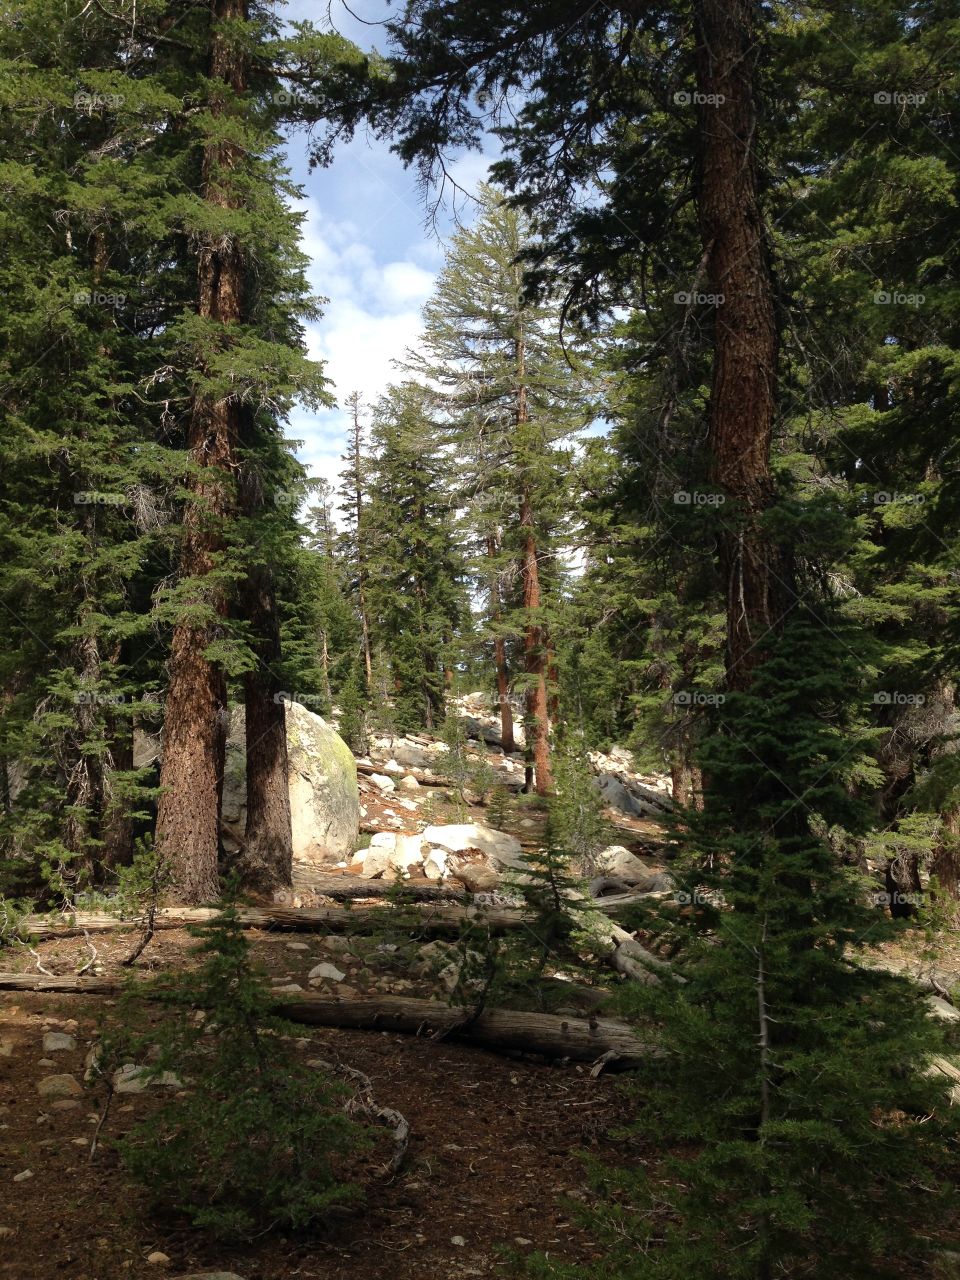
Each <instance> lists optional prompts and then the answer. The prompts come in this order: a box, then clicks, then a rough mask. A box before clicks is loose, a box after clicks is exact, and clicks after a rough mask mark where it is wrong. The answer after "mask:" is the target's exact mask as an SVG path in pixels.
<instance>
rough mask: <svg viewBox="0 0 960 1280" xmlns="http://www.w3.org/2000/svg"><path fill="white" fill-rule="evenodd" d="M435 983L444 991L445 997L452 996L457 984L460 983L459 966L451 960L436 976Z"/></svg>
mask: <svg viewBox="0 0 960 1280" xmlns="http://www.w3.org/2000/svg"><path fill="white" fill-rule="evenodd" d="M437 981H438V982H439V983H440V985H441V986H442V987H443V989H444V991H446V993H447V995H453V993H454V991H455V990H456V989H457V983H458V982H459V981H460V966H459V965H458V964H457V963H456V961H453V960H451V961H450V963H449V964H447V965H444V967H443V968H442V969H441V970H440V972H439V973H438V974H437Z"/></svg>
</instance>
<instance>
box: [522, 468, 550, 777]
mask: <svg viewBox="0 0 960 1280" xmlns="http://www.w3.org/2000/svg"><path fill="white" fill-rule="evenodd" d="M520 528H521V532H522V536H523V608H524V613H525V614H526V616H527V622H526V627H525V630H524V636H523V654H524V666H525V668H526V673H527V678H528V681H529V684H528V686H527V693H526V701H527V734H528V737H529V740H530V741H529V750H530V752H531V755H532V758H533V767H534V783H535V787H536V790H537V794H538V795H541V796H545V795H549V793H550V792H551V791H552V790H553V774H552V772H551V769H550V739H549V736H548V735H549V714H548V708H547V679H546V660H545V655H544V648H545V646H544V640H543V628H542V626H541V624H540V621H539V613H540V608H541V600H540V573H539V569H538V566H537V541H536V534H535V532H534V524H533V508H532V506H531V504H530V495H529V493H528V492H527V490H526V489H524V492H523V494H522V496H521V501H520Z"/></svg>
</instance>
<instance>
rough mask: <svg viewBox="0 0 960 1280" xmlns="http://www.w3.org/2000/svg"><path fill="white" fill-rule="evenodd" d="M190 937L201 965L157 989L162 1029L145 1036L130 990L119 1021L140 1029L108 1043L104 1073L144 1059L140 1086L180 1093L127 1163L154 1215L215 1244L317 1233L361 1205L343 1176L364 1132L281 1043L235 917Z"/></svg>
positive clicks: (133, 1144)
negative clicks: (168, 1215) (281, 1230)
mask: <svg viewBox="0 0 960 1280" xmlns="http://www.w3.org/2000/svg"><path fill="white" fill-rule="evenodd" d="M193 932H196V933H197V934H198V935H199V937H200V942H199V944H198V946H197V947H196V948H195V951H194V954H195V955H196V957H197V958H198V960H199V962H200V963H199V966H198V967H197V968H196V969H195V970H193V971H191V972H186V973H178V974H177V977H176V985H175V986H174V985H172V984H171V983H170V981H169V979H161V980H159V982H158V983H157V984H154V989H153V992H152V994H153V995H154V996H157V995H159V996H160V997H161V1001H162V1005H163V1007H164V1017H163V1020H162V1022H161V1024H160V1026H159V1027H152V1028H148V1027H146V1026H145V1025H144V1019H145V1016H146V1013H147V1010H146V1009H145V1008H144V1001H143V1000H142V998H140V997H138V996H137V995H135V994H134V993H130V994H128V996H127V997H126V999H125V1002H124V1004H125V1009H124V1012H125V1014H126V1015H127V1019H126V1020H127V1022H128V1024H131V1025H133V1026H134V1027H137V1026H139V1027H140V1030H138V1031H126V1032H124V1033H121V1035H120V1036H119V1037H111V1036H110V1035H109V1034H106V1035H105V1036H104V1039H103V1059H102V1060H103V1062H104V1063H105V1064H106V1068H105V1069H108V1070H109V1069H115V1067H116V1066H117V1065H119V1064H120V1063H123V1062H129V1061H131V1059H133V1060H142V1059H143V1058H144V1057H145V1056H146V1055H147V1052H148V1050H149V1055H150V1056H149V1064H148V1066H147V1067H146V1068H145V1077H146V1079H148V1080H153V1081H157V1082H159V1083H162V1084H166V1085H169V1084H170V1083H171V1082H173V1081H179V1082H180V1084H181V1086H182V1087H181V1088H180V1089H179V1090H178V1091H177V1092H176V1093H175V1094H174V1095H172V1096H170V1095H169V1090H168V1089H165V1092H166V1093H167V1094H168V1096H167V1098H166V1100H165V1101H164V1102H163V1103H162V1105H161V1106H160V1108H159V1109H158V1110H157V1111H156V1112H154V1113H153V1114H152V1115H151V1116H150V1117H149V1118H147V1119H145V1120H143V1121H141V1122H140V1123H139V1124H138V1125H137V1126H136V1127H135V1128H134V1129H133V1130H132V1132H131V1133H130V1134H129V1136H127V1137H126V1138H124V1139H122V1140H121V1141H119V1143H118V1144H117V1145H118V1148H119V1151H120V1155H121V1159H122V1161H123V1164H124V1166H125V1167H126V1168H127V1170H128V1171H129V1172H130V1173H131V1174H132V1175H133V1176H134V1178H135V1179H136V1180H137V1181H138V1182H139V1183H140V1184H141V1185H142V1186H143V1187H144V1188H145V1189H146V1191H147V1193H148V1195H149V1197H150V1202H151V1206H152V1208H153V1209H154V1210H155V1211H162V1212H172V1213H174V1214H183V1215H185V1216H186V1217H187V1218H188V1219H189V1220H190V1222H191V1223H192V1224H193V1226H195V1227H197V1228H200V1229H203V1230H205V1231H208V1232H210V1233H211V1234H212V1235H214V1236H216V1237H218V1238H237V1237H239V1238H249V1237H251V1236H252V1235H254V1234H257V1233H260V1232H263V1231H265V1230H269V1229H271V1228H275V1227H286V1228H292V1229H295V1230H300V1229H305V1228H310V1227H316V1226H317V1225H318V1224H320V1223H321V1222H322V1221H323V1219H324V1217H325V1215H326V1214H327V1213H328V1212H329V1211H330V1210H331V1209H332V1208H334V1207H335V1206H344V1205H348V1204H351V1203H352V1202H354V1201H356V1200H357V1198H358V1196H359V1194H360V1193H359V1189H358V1188H357V1187H356V1186H355V1185H352V1184H350V1183H349V1182H347V1181H344V1180H342V1175H341V1168H342V1166H343V1163H344V1161H345V1159H346V1157H347V1156H348V1154H349V1153H351V1152H354V1151H358V1150H359V1149H361V1148H363V1147H364V1146H365V1145H366V1144H367V1143H368V1141H369V1139H368V1135H367V1133H366V1131H365V1129H364V1128H363V1127H362V1126H361V1125H359V1124H358V1123H356V1122H355V1121H353V1120H351V1119H349V1118H348V1117H347V1116H346V1115H345V1114H344V1113H343V1110H342V1106H341V1099H342V1096H343V1094H344V1093H345V1092H346V1090H345V1089H344V1088H343V1086H341V1085H339V1084H337V1083H335V1082H333V1081H332V1080H331V1079H330V1078H329V1077H328V1075H326V1074H325V1073H323V1072H322V1071H318V1070H314V1069H312V1068H310V1067H308V1066H306V1065H305V1064H304V1063H303V1062H302V1061H301V1060H300V1058H299V1056H298V1055H297V1053H296V1051H295V1050H294V1049H292V1048H291V1046H290V1045H289V1044H288V1042H287V1039H286V1038H287V1037H289V1036H294V1035H296V1036H299V1035H302V1028H298V1027H296V1026H294V1025H293V1024H290V1023H288V1022H286V1021H285V1020H284V1019H283V1018H282V1017H279V1016H277V1014H276V1012H275V1011H274V1010H275V1006H276V995H275V994H274V993H273V992H272V991H271V990H270V987H269V985H268V982H267V979H266V976H265V974H264V973H262V972H261V971H260V970H259V969H258V968H257V966H256V965H255V963H254V961H253V959H252V957H251V954H250V949H249V946H248V943H247V941H246V939H245V938H244V936H243V932H242V929H241V926H240V922H239V919H238V915H237V911H236V909H235V907H234V906H232V905H228V906H227V907H226V908H225V909H224V911H223V912H222V914H221V915H220V916H218V917H217V918H216V919H215V920H214V921H212V922H210V923H209V924H207V925H205V926H202V927H200V928H198V929H196V930H194V931H193ZM151 1046H152V1048H151ZM167 1073H169V1074H167ZM337 1157H342V1158H343V1159H341V1160H340V1161H339V1162H338V1159H337Z"/></svg>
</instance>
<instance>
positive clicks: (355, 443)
mask: <svg viewBox="0 0 960 1280" xmlns="http://www.w3.org/2000/svg"><path fill="white" fill-rule="evenodd" d="M362 406H363V400H362V397H361V395H360V392H359V391H353V392H351V394H350V395H349V396H348V397H347V407H348V409H349V410H350V429H349V435H348V438H347V451H346V453H345V454H344V455H343V457H342V458H341V461H342V462H343V464H344V469H343V471H342V472H341V473H340V488H339V489H338V491H337V492H338V493H339V494H340V497H341V504H340V509H341V511H342V512H343V515H344V520H345V522H346V530H345V532H344V533H343V534H342V535H341V554H342V556H343V558H344V560H346V561H347V562H348V563H349V564H350V566H351V581H350V589H351V592H352V594H353V596H354V598H355V600H356V608H357V614H358V616H359V619H360V639H361V644H362V647H363V665H364V671H365V675H366V682H367V694H368V695H369V694H370V693H372V691H373V650H372V646H371V640H370V613H369V608H368V604H367V572H368V570H367V529H366V512H365V508H366V505H367V502H368V497H367V458H366V454H365V440H364V426H363V419H362V417H361V413H362Z"/></svg>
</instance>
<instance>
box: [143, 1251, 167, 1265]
mask: <svg viewBox="0 0 960 1280" xmlns="http://www.w3.org/2000/svg"><path fill="white" fill-rule="evenodd" d="M147 1261H148V1262H149V1263H150V1265H151V1266H152V1267H160V1266H163V1264H164V1263H165V1262H169V1261H170V1259H169V1258H168V1257H167V1255H166V1254H165V1253H161V1252H160V1250H159V1249H154V1251H153V1253H148V1254H147Z"/></svg>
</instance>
